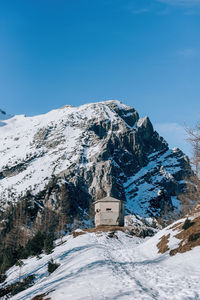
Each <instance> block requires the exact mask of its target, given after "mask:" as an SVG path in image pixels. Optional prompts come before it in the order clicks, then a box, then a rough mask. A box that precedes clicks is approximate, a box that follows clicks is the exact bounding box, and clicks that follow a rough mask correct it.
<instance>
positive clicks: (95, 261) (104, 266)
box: [7, 232, 200, 300]
mask: <svg viewBox="0 0 200 300" xmlns="http://www.w3.org/2000/svg"><path fill="white" fill-rule="evenodd" d="M116 235H117V237H118V238H109V236H108V234H107V233H101V234H95V233H90V234H84V235H81V236H79V237H77V238H75V239H74V238H72V236H68V237H66V238H65V243H64V244H63V245H60V246H58V247H56V248H55V250H54V252H53V253H52V254H50V255H42V258H41V259H39V260H38V259H36V258H35V257H34V258H30V259H27V260H24V263H25V266H24V267H23V268H22V276H27V275H29V274H32V273H34V274H36V282H35V285H34V286H33V287H31V288H29V289H27V290H26V291H23V292H21V293H19V294H18V295H15V296H13V297H12V299H13V300H30V299H32V298H33V297H34V296H35V295H38V294H42V293H49V295H48V297H50V298H51V299H52V300H93V299H94V300H106V299H120V300H126V299H131V300H132V299H134V300H152V299H156V300H190V299H191V300H198V299H200V286H199V278H200V270H199V267H198V261H199V258H200V247H196V248H195V249H193V250H192V251H190V252H187V253H184V254H177V255H176V256H174V257H169V255H168V254H164V255H162V254H157V249H156V244H157V242H158V237H159V236H158V235H156V236H155V237H153V238H150V239H149V240H141V239H139V238H136V237H130V236H127V235H126V234H125V233H122V232H118V233H116ZM51 257H52V258H53V259H54V260H55V261H56V262H58V263H59V264H60V267H59V268H58V269H57V270H56V271H55V272H54V273H52V274H51V275H48V272H47V263H48V261H49V260H50V258H51ZM18 274H19V272H18V268H17V267H13V268H12V269H10V270H9V271H8V279H7V280H8V282H9V283H11V282H13V281H15V280H17V278H18Z"/></svg>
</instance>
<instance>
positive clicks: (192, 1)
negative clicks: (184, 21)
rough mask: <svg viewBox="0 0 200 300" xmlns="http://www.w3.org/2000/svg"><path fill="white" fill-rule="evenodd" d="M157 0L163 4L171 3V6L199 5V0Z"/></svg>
mask: <svg viewBox="0 0 200 300" xmlns="http://www.w3.org/2000/svg"><path fill="white" fill-rule="evenodd" d="M157 1H158V2H162V3H165V4H169V5H173V6H182V7H195V6H199V7H200V0H157Z"/></svg>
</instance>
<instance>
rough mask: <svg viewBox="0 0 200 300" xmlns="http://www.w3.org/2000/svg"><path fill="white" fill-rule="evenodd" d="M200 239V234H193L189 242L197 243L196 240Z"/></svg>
mask: <svg viewBox="0 0 200 300" xmlns="http://www.w3.org/2000/svg"><path fill="white" fill-rule="evenodd" d="M199 238H200V232H198V233H192V234H191V235H190V236H189V238H188V242H195V241H196V240H198V239H199Z"/></svg>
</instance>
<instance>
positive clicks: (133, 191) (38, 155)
mask: <svg viewBox="0 0 200 300" xmlns="http://www.w3.org/2000/svg"><path fill="white" fill-rule="evenodd" d="M4 122H5V126H3V127H1V128H0V139H1V145H0V209H1V211H2V212H3V211H5V210H6V208H7V207H9V205H10V204H12V203H13V202H17V201H18V200H19V199H21V198H22V197H26V196H27V195H28V196H29V200H31V201H32V205H35V208H36V209H35V210H34V212H35V211H36V213H35V216H34V217H35V218H37V217H38V213H39V212H38V211H40V213H41V210H42V207H48V208H49V209H51V210H53V211H56V212H58V211H59V209H60V206H61V203H62V202H63V201H64V202H65V205H66V204H67V209H66V214H68V215H69V216H70V218H71V221H70V222H73V220H74V218H78V219H79V220H80V219H88V218H89V217H88V213H89V208H90V207H91V203H92V202H93V201H94V200H96V199H99V198H101V197H104V196H106V195H109V194H110V195H112V196H114V197H117V198H120V199H122V200H125V201H126V211H127V213H137V214H139V215H141V216H151V215H155V216H160V215H163V214H164V213H165V215H168V216H169V212H172V211H173V210H174V211H175V212H176V213H177V212H179V211H180V210H181V203H180V201H179V198H178V196H179V194H180V193H181V192H182V191H183V188H184V186H185V181H184V178H185V176H186V175H187V174H188V172H190V166H189V161H188V158H187V157H186V156H185V155H184V154H183V153H182V152H181V151H180V150H179V149H173V150H170V149H169V148H168V144H167V143H166V141H164V139H163V138H162V137H160V136H159V135H158V133H157V132H156V131H154V129H153V126H152V124H151V122H150V120H149V118H148V117H145V118H139V115H138V113H137V112H136V111H135V109H134V108H132V107H130V106H127V105H124V104H122V103H120V102H119V101H115V100H113V101H105V102H98V103H92V104H86V105H82V106H80V107H73V106H65V107H62V108H61V109H57V110H53V111H50V112H49V113H47V114H44V115H39V116H35V117H25V116H23V115H17V116H14V117H13V118H10V119H7V120H5V121H4Z"/></svg>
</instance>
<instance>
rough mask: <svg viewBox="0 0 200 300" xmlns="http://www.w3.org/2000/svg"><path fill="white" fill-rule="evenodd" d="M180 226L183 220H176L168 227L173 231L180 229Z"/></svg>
mask: <svg viewBox="0 0 200 300" xmlns="http://www.w3.org/2000/svg"><path fill="white" fill-rule="evenodd" d="M182 226H183V222H178V223H176V224H174V225H173V226H172V227H170V228H169V229H172V230H173V231H176V230H181V229H182Z"/></svg>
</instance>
